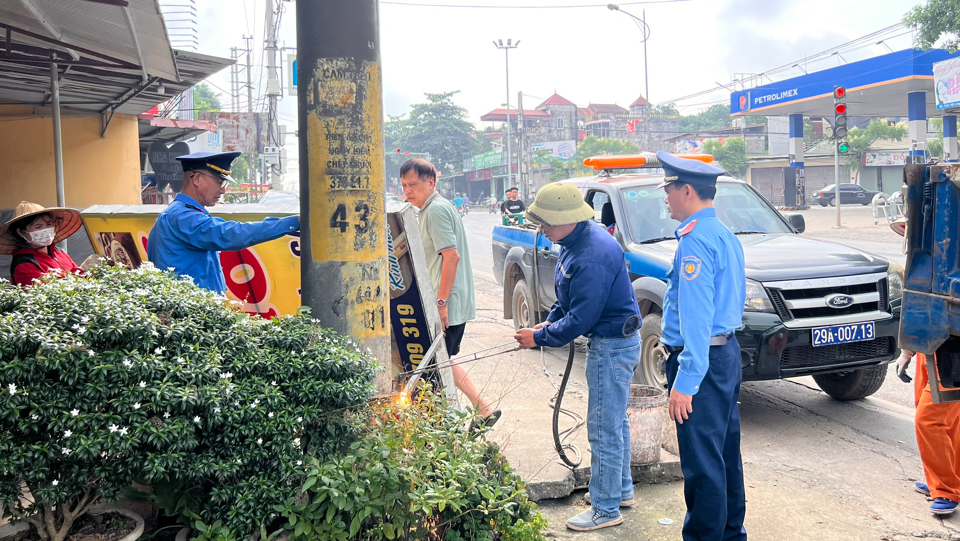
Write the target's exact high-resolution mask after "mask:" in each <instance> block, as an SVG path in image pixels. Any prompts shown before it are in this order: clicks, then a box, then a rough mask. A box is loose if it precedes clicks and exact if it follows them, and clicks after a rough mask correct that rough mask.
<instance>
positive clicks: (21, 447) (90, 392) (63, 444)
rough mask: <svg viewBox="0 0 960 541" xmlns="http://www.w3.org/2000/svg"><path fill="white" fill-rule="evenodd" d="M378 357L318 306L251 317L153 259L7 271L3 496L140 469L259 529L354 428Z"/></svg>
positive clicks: (1, 343)
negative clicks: (58, 274)
mask: <svg viewBox="0 0 960 541" xmlns="http://www.w3.org/2000/svg"><path fill="white" fill-rule="evenodd" d="M374 370H375V363H374V362H373V361H372V360H371V359H369V358H368V357H367V356H366V355H365V354H362V353H361V352H360V351H359V350H358V349H357V348H356V346H355V345H353V344H352V343H351V342H350V341H349V340H348V339H346V338H344V337H341V336H339V335H337V334H336V333H334V332H333V331H330V330H327V329H321V328H320V327H319V326H318V325H316V324H315V322H313V321H311V320H310V319H309V317H307V316H295V317H282V318H277V319H274V320H269V321H268V320H264V319H261V318H258V317H250V316H248V315H246V314H244V313H242V312H239V311H238V309H237V308H236V307H235V306H232V305H230V304H228V303H227V302H226V299H224V298H222V297H219V296H217V295H215V294H213V293H211V292H209V291H205V290H202V289H200V288H198V287H196V286H194V285H192V284H190V283H188V282H186V281H181V280H178V279H177V278H176V277H174V276H173V275H172V274H170V273H161V272H159V271H157V270H155V269H153V268H152V267H150V266H145V267H141V268H140V269H138V270H135V271H126V270H123V269H120V268H111V267H98V268H96V269H94V270H93V271H92V272H91V277H89V278H86V279H83V278H78V277H75V276H68V277H65V278H61V279H49V281H46V282H44V283H41V284H38V285H35V286H33V287H30V288H27V289H19V288H14V287H12V286H9V285H7V286H0V505H2V506H3V507H4V508H5V509H8V510H10V512H11V513H12V512H17V513H19V514H30V513H32V512H34V511H35V510H36V509H38V508H40V507H42V506H44V505H57V504H58V502H71V501H75V500H77V499H79V497H80V496H82V495H83V494H84V493H85V491H89V490H93V491H94V492H96V493H97V494H99V495H101V496H103V497H104V498H106V499H113V498H116V497H117V496H118V495H119V494H120V492H121V491H122V490H123V489H125V488H127V487H129V486H130V484H131V483H132V482H133V481H140V482H143V483H146V484H155V485H158V486H159V485H163V486H175V487H181V488H182V489H183V490H186V489H187V488H189V489H190V490H192V491H199V493H200V494H203V495H204V496H203V497H201V498H196V499H191V502H193V503H192V504H191V505H190V507H195V508H192V509H187V510H181V512H183V513H184V517H185V521H186V518H187V517H190V516H194V517H199V518H198V520H202V521H203V522H204V523H207V524H216V521H218V520H220V521H222V522H221V523H220V524H221V525H220V526H219V527H218V528H221V529H222V530H223V531H225V532H232V534H235V535H236V536H237V537H238V538H246V537H247V536H248V535H250V534H252V533H254V532H256V531H258V529H259V528H260V526H261V524H262V523H264V522H267V521H269V520H270V519H271V516H270V512H269V510H270V509H273V507H274V506H276V505H279V504H280V503H282V502H284V501H285V500H286V499H287V498H288V496H289V494H290V493H291V492H292V491H294V490H296V487H297V486H298V485H299V483H300V480H302V478H303V477H304V476H305V474H306V464H305V462H306V457H308V456H326V455H328V454H330V453H332V452H333V451H334V450H335V449H337V448H338V447H339V446H341V445H342V444H343V442H344V441H346V440H347V439H348V437H349V435H350V434H351V433H352V431H353V429H352V428H351V424H349V423H348V420H349V414H350V411H351V410H352V409H356V408H357V407H359V406H360V405H362V404H364V403H365V402H366V401H367V400H369V398H370V397H371V396H372V395H373V393H374V391H375V387H374V385H373V373H374ZM27 491H29V492H31V493H32V495H33V497H34V500H33V501H32V502H29V503H27V502H26V501H25V500H22V499H21V498H22V497H23V496H24V494H25V493H26V492H27ZM5 514H7V513H5ZM264 515H266V516H264ZM274 518H275V517H274ZM217 535H220V534H219V533H218V534H217Z"/></svg>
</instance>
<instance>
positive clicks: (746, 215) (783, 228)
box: [620, 182, 793, 242]
mask: <svg viewBox="0 0 960 541" xmlns="http://www.w3.org/2000/svg"><path fill="white" fill-rule="evenodd" d="M620 194H621V198H622V200H623V207H624V210H625V211H626V214H627V221H628V222H629V223H628V225H629V228H630V233H631V235H632V237H633V241H634V242H644V241H650V240H654V239H661V238H666V239H670V238H674V233H675V232H676V230H677V227H679V225H680V223H679V222H677V221H676V220H674V219H672V218H670V214H669V213H668V212H667V205H666V203H664V202H663V198H664V194H663V190H657V189H655V188H654V187H635V188H622V189H621V190H620ZM713 205H714V207H716V209H717V217H718V218H720V220H721V221H722V222H723V223H724V224H726V225H727V227H729V228H730V230H731V231H733V232H734V233H739V234H766V233H792V232H793V231H792V230H791V229H790V227H789V226H788V225H787V224H786V223H785V222H784V220H783V219H782V218H780V216H779V215H778V214H777V212H776V211H774V210H773V209H772V208H770V206H769V205H767V203H766V201H763V199H761V196H760V195H757V193H756V192H754V191H753V190H751V189H750V188H748V187H747V186H746V185H744V184H734V183H723V182H721V183H719V184H717V196H716V198H715V199H714V201H713Z"/></svg>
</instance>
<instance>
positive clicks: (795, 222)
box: [785, 213, 807, 233]
mask: <svg viewBox="0 0 960 541" xmlns="http://www.w3.org/2000/svg"><path fill="white" fill-rule="evenodd" d="M785 217H786V219H787V221H788V222H790V226H791V227H793V229H794V230H795V231H796V232H797V233H803V232H804V231H805V230H806V229H807V223H806V222H805V221H804V220H803V215H802V214H796V213H789V214H786V215H785Z"/></svg>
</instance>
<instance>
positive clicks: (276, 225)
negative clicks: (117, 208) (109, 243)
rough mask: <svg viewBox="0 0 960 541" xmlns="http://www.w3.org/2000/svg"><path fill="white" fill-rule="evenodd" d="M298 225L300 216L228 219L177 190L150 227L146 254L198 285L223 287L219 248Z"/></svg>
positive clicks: (273, 236) (253, 241)
mask: <svg viewBox="0 0 960 541" xmlns="http://www.w3.org/2000/svg"><path fill="white" fill-rule="evenodd" d="M299 229H300V218H299V217H298V216H288V217H286V218H267V219H266V220H264V221H262V222H247V223H244V222H228V221H226V220H224V219H223V218H216V217H213V216H211V215H210V213H209V212H208V211H207V209H205V208H203V205H201V204H200V203H198V202H197V201H196V200H194V199H193V198H192V197H190V196H188V195H184V194H182V193H181V194H177V197H176V198H174V200H173V202H172V203H170V205H169V206H168V207H167V208H166V209H164V211H163V212H161V213H160V216H158V217H157V223H155V224H153V229H151V230H150V239H149V240H148V241H147V257H149V258H150V261H151V262H152V263H153V264H154V265H155V266H156V267H157V268H158V269H160V270H162V271H165V270H167V269H170V268H172V269H173V270H174V272H176V273H177V274H178V275H184V274H185V275H187V276H190V277H191V278H193V282H194V283H195V284H197V285H198V286H200V287H202V288H204V289H209V290H210V291H216V292H217V293H220V294H221V295H222V294H224V293H226V291H227V283H226V281H224V279H223V269H222V268H221V267H220V251H221V250H230V251H236V250H242V249H244V248H247V247H248V246H253V245H254V244H260V243H261V242H266V241H268V240H273V239H278V238H280V237H282V236H284V235H286V234H289V233H292V232H294V231H297V230H299Z"/></svg>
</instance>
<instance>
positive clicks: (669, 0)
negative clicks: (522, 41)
mask: <svg viewBox="0 0 960 541" xmlns="http://www.w3.org/2000/svg"><path fill="white" fill-rule="evenodd" d="M692 1H693V0H645V1H632V2H618V3H617V5H618V6H635V5H640V4H645V5H651V4H675V3H679V2H692ZM380 3H381V4H388V5H393V6H407V7H428V8H463V9H582V8H600V7H603V8H605V7H607V6H608V5H609V4H578V5H569V6H565V5H552V6H511V5H502V4H501V5H492V6H483V5H479V6H478V5H465V6H464V5H457V4H428V3H422V2H391V1H381V2H380Z"/></svg>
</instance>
